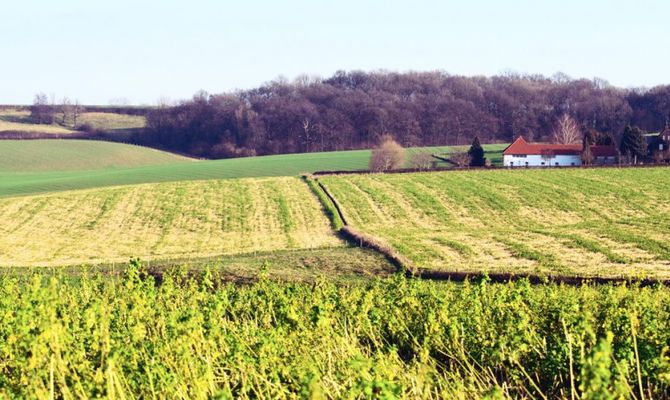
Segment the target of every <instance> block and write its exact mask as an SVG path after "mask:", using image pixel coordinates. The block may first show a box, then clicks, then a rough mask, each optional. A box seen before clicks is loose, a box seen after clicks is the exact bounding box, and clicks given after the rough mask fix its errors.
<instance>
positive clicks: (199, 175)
mask: <svg viewBox="0 0 670 400" xmlns="http://www.w3.org/2000/svg"><path fill="white" fill-rule="evenodd" d="M22 143H24V142H20V143H17V144H15V146H17V148H16V149H15V150H14V151H16V152H17V153H18V152H22V154H23V155H22V156H18V155H17V156H16V157H17V158H16V159H15V160H14V161H11V162H8V163H5V166H4V167H0V197H4V196H20V195H29V194H37V193H45V192H53V191H62V190H76V189H89V188H95V187H103V186H119V185H132V184H139V183H155V182H171V181H185V180H206V179H227V178H249V177H270V176H297V175H299V174H301V173H311V172H315V171H320V170H360V169H366V168H367V166H368V161H369V158H370V151H369V150H352V151H338V152H326V153H302V154H283V155H274V156H262V157H246V158H233V159H224V160H211V161H199V162H181V161H182V160H181V159H177V158H175V161H180V162H167V163H162V164H161V165H144V166H134V167H131V168H129V167H127V166H122V163H120V164H121V165H115V166H114V167H113V168H93V167H91V169H90V170H86V169H85V168H84V167H77V168H75V169H76V170H69V171H64V170H63V168H59V167H58V166H56V167H55V168H51V169H46V170H45V169H41V170H38V171H35V167H31V165H32V164H33V162H34V160H33V156H32V155H31V153H30V151H29V150H25V151H21V150H20V147H21V146H22ZM25 143H26V144H25V146H27V147H29V146H31V144H30V143H29V142H28V141H25ZM54 143H57V142H54ZM63 143H64V144H63V146H66V147H67V144H68V143H71V142H69V141H65V142H63ZM2 145H3V142H2V141H0V149H1V148H2ZM107 145H108V144H104V145H101V146H107ZM500 146H501V145H485V146H484V147H485V149H489V148H492V149H498V148H499V147H500ZM140 149H144V148H140ZM449 150H450V147H448V146H445V147H429V148H414V149H408V150H407V152H408V154H411V153H413V152H429V153H444V152H448V151H449ZM63 151H65V150H63ZM47 152H48V151H47ZM159 154H164V153H159ZM82 156H85V157H91V160H92V163H93V164H96V163H95V157H96V156H95V154H88V155H85V154H82ZM54 157H56V156H54ZM175 157H176V156H175ZM62 162H64V163H73V162H74V161H70V160H69V159H68V160H63V161H62ZM0 165H3V164H0ZM12 165H16V166H15V167H13V166H12ZM18 166H23V167H18ZM21 168H23V169H21ZM67 168H70V167H67Z"/></svg>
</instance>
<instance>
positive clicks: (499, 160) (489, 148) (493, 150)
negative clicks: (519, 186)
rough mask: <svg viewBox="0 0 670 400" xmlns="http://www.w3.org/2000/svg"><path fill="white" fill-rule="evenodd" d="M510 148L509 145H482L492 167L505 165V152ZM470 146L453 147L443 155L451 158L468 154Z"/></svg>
mask: <svg viewBox="0 0 670 400" xmlns="http://www.w3.org/2000/svg"><path fill="white" fill-rule="evenodd" d="M507 146H509V144H507V143H502V144H485V145H482V147H483V148H484V157H486V159H487V160H489V161H491V164H492V165H497V166H501V165H502V164H503V154H502V153H503V150H505V148H506V147H507ZM469 148H470V146H452V147H450V148H449V149H447V150H446V151H445V152H444V153H441V155H442V156H444V157H447V158H449V155H450V154H452V153H456V152H467V151H468V149H469Z"/></svg>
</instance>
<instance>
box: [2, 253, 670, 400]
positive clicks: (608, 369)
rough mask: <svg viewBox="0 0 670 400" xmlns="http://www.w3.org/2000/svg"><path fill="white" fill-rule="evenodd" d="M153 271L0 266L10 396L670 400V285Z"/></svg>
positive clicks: (5, 380)
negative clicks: (58, 271) (112, 275)
mask: <svg viewBox="0 0 670 400" xmlns="http://www.w3.org/2000/svg"><path fill="white" fill-rule="evenodd" d="M143 276H144V274H143V272H142V267H141V266H139V265H137V264H135V263H134V264H132V265H131V266H130V267H129V268H128V270H127V271H126V273H125V276H124V277H123V279H119V280H110V279H107V278H103V277H101V276H99V275H96V276H89V277H87V279H73V278H69V277H65V276H55V277H48V276H44V275H40V274H33V275H29V276H18V277H17V276H7V275H0V316H2V321H3V323H2V324H0V397H2V398H64V399H69V398H93V397H107V398H119V399H122V398H273V399H281V398H379V399H391V398H424V399H429V398H445V399H453V398H462V399H466V398H467V399H471V398H487V399H491V398H496V399H502V398H519V397H525V398H544V399H547V398H564V399H570V398H576V397H577V396H578V397H579V398H589V399H590V398H594V399H595V398H638V399H642V398H662V397H667V396H668V395H670V386H669V385H670V354H669V353H668V347H667V345H668V343H669V342H670V325H669V324H670V307H669V306H670V292H668V291H667V290H666V289H663V288H644V289H643V288H637V287H625V286H618V287H616V286H599V287H592V286H582V287H580V288H571V287H564V286H556V285H540V286H530V285H529V284H528V283H527V282H518V283H514V284H505V285H498V284H487V283H486V282H485V281H482V282H479V283H465V284H462V285H459V284H452V283H433V282H425V281H416V280H407V279H405V278H402V277H397V278H394V279H389V280H385V281H375V282H368V283H365V284H362V285H353V286H336V285H334V284H332V283H328V282H326V281H318V282H317V283H316V284H290V283H283V284H281V283H271V282H270V281H267V280H263V279H261V281H260V282H258V283H256V284H253V285H250V286H234V285H223V286H219V284H218V282H219V280H218V278H217V275H216V274H215V273H212V272H211V271H205V272H203V273H202V274H201V275H200V276H199V277H197V278H189V277H187V276H185V275H184V274H183V273H180V272H179V271H178V270H175V271H173V273H172V274H169V275H167V276H165V277H164V279H163V281H162V284H160V285H156V284H154V281H153V279H152V278H151V277H148V278H147V277H144V278H143ZM149 321H150V323H149Z"/></svg>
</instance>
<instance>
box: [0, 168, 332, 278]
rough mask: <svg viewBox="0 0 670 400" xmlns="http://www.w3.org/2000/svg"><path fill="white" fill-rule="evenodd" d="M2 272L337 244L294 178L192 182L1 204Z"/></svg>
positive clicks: (311, 197) (317, 206) (311, 199)
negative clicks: (11, 268)
mask: <svg viewBox="0 0 670 400" xmlns="http://www.w3.org/2000/svg"><path fill="white" fill-rule="evenodd" d="M0 237H2V240H1V241H0V265H4V266H24V265H26V266H27V265H62V264H78V263H95V262H113V261H114V262H118V261H126V260H127V259H128V258H129V257H142V258H145V259H155V258H160V259H167V258H189V257H193V258H196V257H208V256H213V255H221V254H224V255H225V254H243V253H253V252H267V251H275V250H284V249H314V248H325V247H333V246H341V245H342V242H341V241H340V240H339V239H338V238H337V237H336V236H335V234H334V233H333V231H332V230H331V228H330V223H329V221H328V219H327V218H326V216H325V215H324V213H323V211H322V210H321V205H320V204H319V202H318V200H317V199H316V197H315V196H314V195H313V194H312V193H311V192H310V191H309V189H308V187H307V186H306V185H305V184H304V183H303V182H301V181H300V180H299V179H298V178H266V179H240V180H222V181H197V182H195V181H192V182H181V183H161V184H147V185H135V186H124V187H117V188H106V189H95V190H85V191H74V192H62V193H57V194H49V195H39V196H31V197H25V198H22V197H19V198H8V199H0Z"/></svg>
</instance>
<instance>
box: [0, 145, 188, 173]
mask: <svg viewBox="0 0 670 400" xmlns="http://www.w3.org/2000/svg"><path fill="white" fill-rule="evenodd" d="M189 161H194V160H193V159H191V158H187V157H183V156H179V155H176V154H173V153H168V152H164V151H159V150H155V149H152V148H149V147H142V146H133V145H128V144H123V143H112V142H101V141H96V140H64V139H43V140H0V174H2V173H8V172H10V173H34V172H53V171H89V170H101V169H117V168H131V167H139V166H145V165H166V164H175V163H183V162H189Z"/></svg>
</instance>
